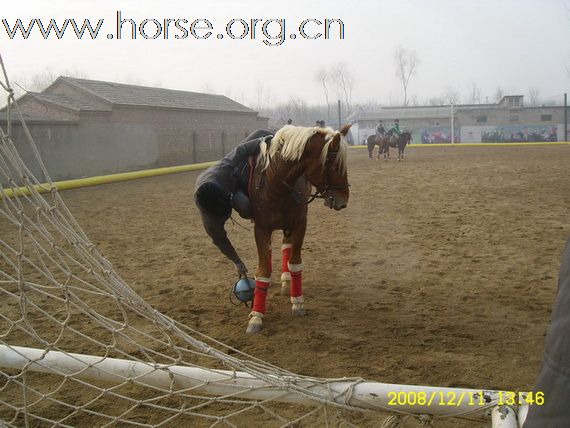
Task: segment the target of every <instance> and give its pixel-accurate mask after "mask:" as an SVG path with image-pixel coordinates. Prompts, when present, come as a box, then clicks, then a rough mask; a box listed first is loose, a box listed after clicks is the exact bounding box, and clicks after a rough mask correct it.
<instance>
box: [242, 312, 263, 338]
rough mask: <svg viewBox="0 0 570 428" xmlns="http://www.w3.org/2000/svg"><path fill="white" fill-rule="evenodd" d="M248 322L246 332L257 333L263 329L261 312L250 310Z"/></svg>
mask: <svg viewBox="0 0 570 428" xmlns="http://www.w3.org/2000/svg"><path fill="white" fill-rule="evenodd" d="M249 318H250V320H249V323H248V324H247V329H246V330H245V332H246V333H259V332H260V331H261V330H262V329H263V314H262V313H261V312H255V311H252V312H251V313H250V314H249Z"/></svg>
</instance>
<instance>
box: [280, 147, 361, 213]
mask: <svg viewBox="0 0 570 428" xmlns="http://www.w3.org/2000/svg"><path fill="white" fill-rule="evenodd" d="M337 154H338V150H329V151H328V153H327V160H326V162H332V161H334V160H335V159H336V155H337ZM269 167H270V168H271V170H272V171H273V174H274V175H275V177H277V178H278V179H279V181H280V182H281V184H282V185H283V186H284V187H285V188H286V189H287V190H289V196H290V197H291V199H293V200H294V201H295V202H296V203H297V204H299V205H309V204H310V203H311V202H313V201H314V200H315V199H327V198H328V199H329V200H331V201H332V199H333V196H332V194H331V193H330V192H331V191H332V190H342V189H348V188H349V187H350V184H349V183H348V182H346V183H342V184H329V183H328V181H329V177H328V174H327V175H326V176H325V183H324V185H323V186H321V187H320V188H318V187H317V189H316V192H315V193H313V194H311V195H309V199H307V200H303V196H304V195H303V194H302V193H301V192H299V191H297V190H295V188H294V187H293V186H291V185H290V184H289V183H287V182H286V181H285V180H283V179H282V178H281V177H279V176H278V175H277V172H276V171H275V169H273V168H274V167H273V162H272V161H271V157H270V158H269ZM302 176H304V174H302ZM327 194H328V196H327Z"/></svg>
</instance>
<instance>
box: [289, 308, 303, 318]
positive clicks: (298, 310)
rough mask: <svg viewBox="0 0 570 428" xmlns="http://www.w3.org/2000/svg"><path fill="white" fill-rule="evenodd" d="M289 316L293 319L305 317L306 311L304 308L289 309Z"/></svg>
mask: <svg viewBox="0 0 570 428" xmlns="http://www.w3.org/2000/svg"><path fill="white" fill-rule="evenodd" d="M291 315H293V316H294V317H304V316H305V315H307V311H305V308H291Z"/></svg>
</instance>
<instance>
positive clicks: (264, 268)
mask: <svg viewBox="0 0 570 428" xmlns="http://www.w3.org/2000/svg"><path fill="white" fill-rule="evenodd" d="M254 233H255V244H256V246H257V254H258V259H259V265H258V267H257V271H256V273H255V290H254V292H253V306H252V309H251V313H250V314H249V323H248V325H247V330H246V332H247V333H258V332H260V331H261V329H262V328H263V317H264V316H265V313H266V310H267V308H266V300H267V290H268V289H269V286H270V285H271V231H270V230H269V231H268V230H265V229H262V228H261V227H259V226H258V225H257V224H256V225H255V227H254Z"/></svg>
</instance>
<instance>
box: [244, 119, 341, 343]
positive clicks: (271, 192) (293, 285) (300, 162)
mask: <svg viewBox="0 0 570 428" xmlns="http://www.w3.org/2000/svg"><path fill="white" fill-rule="evenodd" d="M349 129H350V125H345V126H344V127H343V128H342V129H341V130H340V131H334V130H332V129H331V128H304V127H297V126H285V127H283V128H281V129H280V130H279V131H277V133H276V134H275V136H274V137H273V139H272V140H271V142H270V144H267V143H266V142H263V143H261V146H260V154H259V156H258V158H257V160H256V163H255V164H254V162H253V160H252V161H251V162H250V165H251V173H250V180H249V190H250V192H249V194H250V199H251V205H252V210H253V221H254V223H255V225H254V233H255V243H256V246H257V252H258V259H259V265H258V268H257V271H256V288H255V291H254V299H253V306H252V312H251V313H250V321H249V323H248V326H247V332H248V333H256V332H259V331H260V330H261V329H262V327H263V317H264V315H265V312H266V298H267V289H268V288H269V285H270V283H271V271H272V266H271V234H272V232H273V231H274V230H283V245H282V247H281V249H282V254H283V258H282V260H283V263H282V274H281V281H282V287H283V286H286V287H288V286H290V296H291V304H292V314H293V315H304V314H305V308H304V298H303V288H302V272H303V264H302V260H301V249H302V247H303V240H304V238H305V231H306V228H307V211H308V204H309V203H310V202H311V201H313V200H314V199H315V198H323V199H324V203H325V206H327V207H328V208H331V209H332V208H334V209H335V210H337V211H338V210H341V209H343V208H346V206H347V204H348V197H349V189H348V188H349V184H348V178H347V151H348V148H347V143H346V141H345V140H344V137H345V136H346V135H347V133H348V130H349ZM311 185H312V186H315V188H316V192H315V193H314V194H313V195H311V188H312V187H311Z"/></svg>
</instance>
